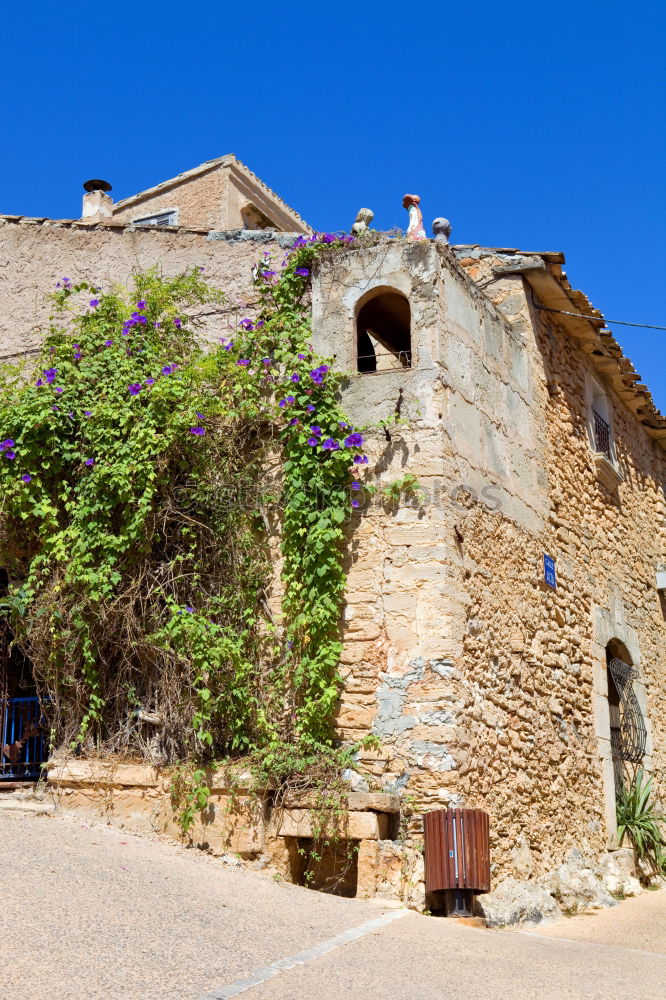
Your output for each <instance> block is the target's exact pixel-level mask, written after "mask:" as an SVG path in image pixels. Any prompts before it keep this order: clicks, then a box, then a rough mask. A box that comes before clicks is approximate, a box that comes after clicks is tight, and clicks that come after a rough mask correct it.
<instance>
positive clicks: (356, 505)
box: [351, 500, 361, 507]
mask: <svg viewBox="0 0 666 1000" xmlns="http://www.w3.org/2000/svg"><path fill="white" fill-rule="evenodd" d="M351 505H352V507H360V506H361V505H360V503H359V501H358V500H352V502H351Z"/></svg>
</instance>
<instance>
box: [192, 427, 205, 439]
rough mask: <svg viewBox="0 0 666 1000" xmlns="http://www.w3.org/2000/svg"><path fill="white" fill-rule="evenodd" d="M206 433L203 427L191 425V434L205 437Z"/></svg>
mask: <svg viewBox="0 0 666 1000" xmlns="http://www.w3.org/2000/svg"><path fill="white" fill-rule="evenodd" d="M205 433H206V431H205V430H204V428H203V427H190V434H196V436H197V437H203V436H204V434H205Z"/></svg>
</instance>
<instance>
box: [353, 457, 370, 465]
mask: <svg viewBox="0 0 666 1000" xmlns="http://www.w3.org/2000/svg"><path fill="white" fill-rule="evenodd" d="M367 464H368V456H367V455H354V465H367Z"/></svg>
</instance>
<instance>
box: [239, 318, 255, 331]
mask: <svg viewBox="0 0 666 1000" xmlns="http://www.w3.org/2000/svg"><path fill="white" fill-rule="evenodd" d="M238 325H239V326H240V327H241V329H243V330H251V329H252V320H251V319H248V318H247V316H246V317H245V319H242V320H241V321H240V323H239V324H238Z"/></svg>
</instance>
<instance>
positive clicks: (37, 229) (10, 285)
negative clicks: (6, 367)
mask: <svg viewBox="0 0 666 1000" xmlns="http://www.w3.org/2000/svg"><path fill="white" fill-rule="evenodd" d="M241 236H244V237H246V238H242V239H241V238H240V237H241ZM236 237H238V238H236ZM288 238H289V237H286V236H285V237H284V238H283V239H288ZM292 238H293V237H292ZM264 240H265V241H266V242H264ZM264 249H268V250H270V251H275V252H276V253H281V252H282V251H281V248H280V246H279V245H278V243H277V242H275V241H274V240H272V238H271V236H270V234H263V233H262V234H259V233H257V234H225V233H206V232H185V231H180V232H171V231H166V232H165V231H163V230H161V229H159V228H151V229H142V228H139V229H126V228H119V227H115V225H114V226H105V225H99V226H95V227H90V226H85V225H83V224H79V223H73V224H67V225H59V224H58V223H57V222H44V223H41V224H39V223H37V224H31V223H28V222H12V221H5V220H3V219H2V217H0V307H1V308H0V355H1V356H3V357H4V358H7V357H21V356H22V355H23V354H24V353H26V352H30V351H34V350H35V348H36V347H37V345H38V344H39V339H40V330H43V329H44V328H45V327H46V326H47V325H48V317H49V312H50V309H49V302H48V300H47V296H48V295H49V294H50V293H51V292H52V291H53V290H54V289H55V285H56V282H58V281H59V280H60V279H61V278H62V277H63V276H67V277H69V278H70V279H71V280H72V281H79V280H87V281H91V282H94V283H96V284H98V285H100V286H101V287H102V288H109V287H110V286H111V285H114V284H120V285H124V286H126V285H128V283H129V282H130V280H131V276H132V273H133V272H135V271H141V270H145V269H146V268H150V267H159V268H161V269H162V271H163V272H164V274H166V275H175V274H177V273H179V272H181V271H183V270H186V269H188V268H191V267H205V272H204V273H205V274H206V276H207V277H208V278H209V279H210V281H211V283H212V284H213V285H216V286H219V287H223V288H224V289H225V291H226V294H227V301H226V304H225V308H226V309H227V310H228V311H227V312H222V313H221V314H220V315H219V316H216V317H209V318H208V320H207V327H206V333H205V335H206V336H208V337H210V338H215V337H217V336H222V335H228V333H229V331H230V329H232V330H235V329H236V328H237V323H238V319H239V318H242V317H243V315H245V312H244V310H245V307H246V304H248V303H251V302H252V301H253V300H254V298H255V293H254V288H253V286H252V273H251V270H252V267H253V265H254V264H255V263H256V262H257V260H258V259H259V258H260V256H261V251H262V250H264Z"/></svg>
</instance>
